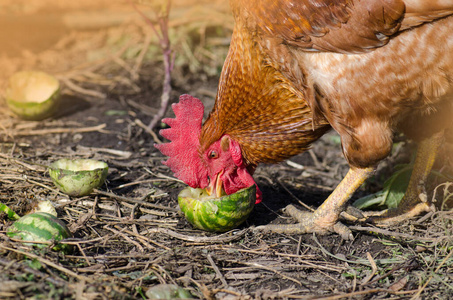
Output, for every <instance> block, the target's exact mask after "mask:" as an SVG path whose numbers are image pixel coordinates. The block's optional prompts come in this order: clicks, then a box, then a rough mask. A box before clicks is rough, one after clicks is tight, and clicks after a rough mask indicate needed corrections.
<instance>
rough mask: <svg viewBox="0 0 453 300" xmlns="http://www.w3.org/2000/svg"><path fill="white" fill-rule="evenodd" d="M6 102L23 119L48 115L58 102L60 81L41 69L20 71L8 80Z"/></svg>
mask: <svg viewBox="0 0 453 300" xmlns="http://www.w3.org/2000/svg"><path fill="white" fill-rule="evenodd" d="M5 98H6V103H7V104H8V107H9V108H10V109H11V111H12V112H13V113H15V114H16V115H18V116H19V117H21V118H22V119H25V120H35V121H39V120H43V119H45V118H47V117H50V116H51V115H52V114H53V113H54V112H55V111H56V110H57V108H58V105H59V102H60V83H59V81H58V80H57V79H56V78H55V77H54V76H52V75H50V74H47V73H45V72H41V71H20V72H17V73H14V74H13V75H12V76H11V77H10V78H9V80H8V85H7V88H6V93H5Z"/></svg>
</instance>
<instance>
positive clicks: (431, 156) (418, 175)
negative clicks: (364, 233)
mask: <svg viewBox="0 0 453 300" xmlns="http://www.w3.org/2000/svg"><path fill="white" fill-rule="evenodd" d="M442 140H443V132H439V133H436V134H435V135H433V136H431V137H430V138H428V139H425V140H423V141H421V142H420V143H419V146H418V149H417V155H416V157H415V163H414V169H413V170H412V175H411V178H410V180H409V185H408V187H407V190H406V193H405V194H404V196H403V198H402V199H401V202H400V204H399V205H398V207H397V208H395V209H392V210H388V211H386V212H384V213H383V214H382V215H381V216H377V217H371V218H370V219H369V221H371V222H373V223H375V224H380V225H391V224H397V223H400V222H402V221H404V220H407V219H408V218H412V217H414V216H417V215H419V214H421V213H423V212H429V211H433V210H434V206H433V204H432V203H431V202H430V201H428V197H427V194H426V191H425V184H426V180H427V178H428V175H429V173H430V172H431V169H432V167H433V164H434V161H435V160H436V155H437V151H438V149H439V146H440V144H441V143H442Z"/></svg>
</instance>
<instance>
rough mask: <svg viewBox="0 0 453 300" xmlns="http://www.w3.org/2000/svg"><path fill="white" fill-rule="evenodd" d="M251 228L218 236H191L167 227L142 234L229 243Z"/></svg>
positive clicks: (197, 241)
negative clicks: (157, 234)
mask: <svg viewBox="0 0 453 300" xmlns="http://www.w3.org/2000/svg"><path fill="white" fill-rule="evenodd" d="M248 231H249V230H248V229H243V230H241V231H233V232H231V231H229V232H227V233H224V234H221V235H217V236H190V235H185V234H181V233H178V232H176V231H173V230H170V229H167V228H161V227H159V228H149V229H146V230H145V231H142V232H140V234H141V235H143V234H147V233H163V234H166V235H169V236H171V237H174V238H176V239H179V240H183V241H187V242H195V243H206V244H218V243H229V242H232V241H235V240H238V239H241V238H242V237H243V236H244V235H245V234H246V233H247V232H248Z"/></svg>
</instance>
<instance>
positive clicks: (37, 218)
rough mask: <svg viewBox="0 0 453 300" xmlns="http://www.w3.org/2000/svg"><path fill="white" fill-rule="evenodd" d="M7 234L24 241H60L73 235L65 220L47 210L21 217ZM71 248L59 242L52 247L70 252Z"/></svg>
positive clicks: (35, 244) (41, 245) (40, 246)
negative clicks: (46, 211)
mask: <svg viewBox="0 0 453 300" xmlns="http://www.w3.org/2000/svg"><path fill="white" fill-rule="evenodd" d="M6 234H7V235H8V236H9V237H10V238H13V239H18V240H22V241H24V242H49V241H50V242H53V241H55V242H59V241H61V240H64V239H66V238H69V237H71V236H72V234H71V232H70V231H69V229H68V228H67V227H66V225H65V224H64V222H63V221H61V220H60V219H58V218H57V217H55V216H54V215H51V214H49V213H45V212H36V213H32V214H28V215H25V216H23V217H21V218H20V219H19V220H17V221H15V222H14V223H13V224H12V225H11V226H10V227H9V228H8V229H7V231H6ZM25 244H26V245H30V246H36V247H38V248H44V247H48V246H49V245H48V244H40V243H25ZM71 248H72V247H71V246H70V245H67V244H57V245H56V246H54V247H53V248H52V249H53V250H56V251H64V252H69V251H70V250H71Z"/></svg>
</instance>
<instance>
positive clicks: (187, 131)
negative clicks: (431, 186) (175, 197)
mask: <svg viewBox="0 0 453 300" xmlns="http://www.w3.org/2000/svg"><path fill="white" fill-rule="evenodd" d="M230 4H231V8H232V12H233V14H234V18H235V27H234V32H233V35H232V40H231V45H230V49H229V52H228V55H227V57H226V61H225V64H224V66H223V69H222V73H221V76H220V81H219V86H218V90H217V96H216V101H215V105H214V108H213V110H212V111H211V112H210V114H209V117H208V118H207V120H206V121H205V122H204V123H202V119H203V111H204V107H203V105H202V103H201V102H200V101H199V100H198V99H196V98H193V97H191V96H189V95H183V96H181V99H180V102H179V103H177V104H173V110H174V112H175V116H176V117H175V118H174V119H164V122H165V123H167V124H168V125H169V126H170V127H171V128H168V129H164V130H162V131H161V135H162V136H164V137H166V138H168V139H169V140H171V142H170V143H166V144H160V145H156V147H157V148H158V149H159V150H160V151H161V152H162V153H163V154H164V155H167V156H169V159H168V160H167V161H165V162H164V163H165V164H166V165H167V166H169V167H170V168H171V169H172V171H173V172H174V173H175V176H177V177H178V178H179V179H181V180H183V181H184V182H185V183H187V184H188V185H190V186H191V187H200V188H207V190H208V191H209V192H210V193H213V194H214V195H220V193H222V192H226V193H227V194H231V193H235V192H236V191H238V190H240V189H242V188H245V187H249V186H251V185H253V184H255V181H254V180H253V173H254V170H255V168H256V167H257V165H258V164H260V163H277V162H280V161H283V160H285V159H288V158H290V157H291V156H294V155H296V154H299V153H301V152H303V151H305V150H307V149H308V148H309V147H310V144H311V143H312V142H314V141H316V140H317V139H318V138H320V137H321V136H322V135H323V134H324V133H326V132H327V131H328V130H329V129H331V128H333V129H334V130H335V131H336V132H337V133H338V134H339V135H340V137H341V146H342V150H343V154H344V157H345V158H346V160H347V162H348V163H349V165H350V169H349V171H348V173H347V174H346V176H345V177H344V179H343V180H342V181H341V182H340V183H339V185H338V186H337V187H336V188H335V190H334V191H333V192H332V194H331V195H330V196H329V197H328V198H327V199H326V200H325V201H324V203H323V204H322V205H321V206H319V207H318V208H317V209H316V210H315V211H314V212H303V211H299V210H298V209H296V208H295V207H294V206H292V205H290V206H288V207H287V208H286V211H287V213H289V214H290V215H291V216H293V217H294V218H296V219H297V221H298V223H296V224H287V225H266V226H263V227H262V229H264V230H270V231H274V232H284V233H309V232H317V233H322V234H325V233H329V232H336V233H338V234H340V235H341V236H342V237H344V238H351V237H352V236H351V231H350V230H349V229H348V228H347V227H346V226H345V225H343V224H342V223H341V222H340V221H339V216H340V213H342V212H343V211H344V210H345V208H346V206H347V204H348V200H349V199H350V197H351V195H352V194H353V193H354V191H355V190H356V189H357V188H358V187H360V185H361V184H362V183H363V182H364V181H365V180H366V179H367V178H369V177H370V176H372V174H373V171H374V169H375V167H376V165H377V164H378V163H379V161H381V160H382V159H384V158H385V157H387V156H388V155H389V153H390V151H391V149H392V139H393V135H394V133H395V132H396V131H402V132H403V133H405V134H406V135H407V136H408V137H410V138H411V139H413V140H415V141H418V142H419V149H418V152H417V156H416V161H415V167H414V171H413V174H412V177H411V179H410V183H409V187H408V189H407V191H406V193H405V196H404V197H403V200H402V205H401V207H403V208H404V209H399V211H397V212H392V213H389V215H388V219H389V220H393V221H396V222H397V221H399V220H401V219H405V218H407V217H410V216H414V215H417V214H419V213H421V212H423V211H427V210H430V209H432V208H431V207H432V205H431V203H429V202H428V201H426V199H425V198H426V197H423V195H426V193H425V187H424V182H425V181H426V177H427V175H428V174H429V172H430V170H431V168H432V166H433V163H434V160H435V157H436V152H437V149H438V147H439V145H440V144H441V142H442V139H443V131H444V129H445V128H447V127H449V126H451V123H452V117H451V116H452V113H453V109H452V102H453V101H451V99H452V97H453V34H452V33H453V16H451V15H452V14H453V1H446V0H443V1H441V0H438V1H436V0H432V1H423V0H337V1H328V0H298V1H297V0H231V1H230ZM256 196H257V200H256V201H257V203H258V202H260V201H261V199H262V198H263V195H262V193H261V192H260V190H259V189H257V195H256Z"/></svg>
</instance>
